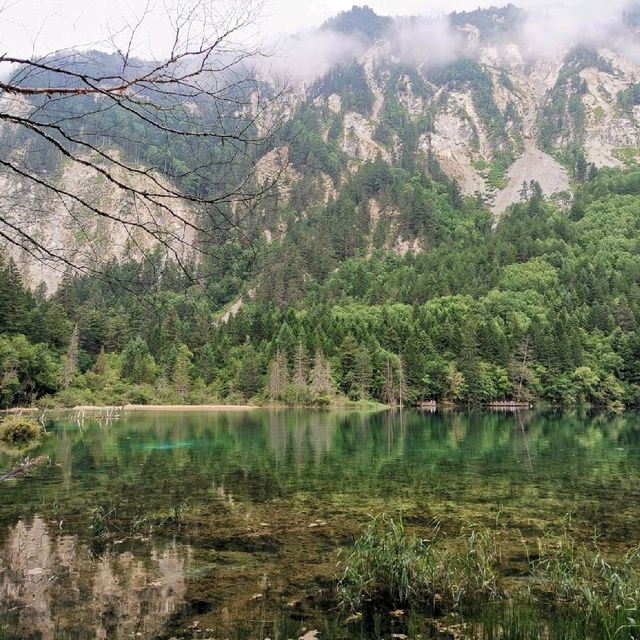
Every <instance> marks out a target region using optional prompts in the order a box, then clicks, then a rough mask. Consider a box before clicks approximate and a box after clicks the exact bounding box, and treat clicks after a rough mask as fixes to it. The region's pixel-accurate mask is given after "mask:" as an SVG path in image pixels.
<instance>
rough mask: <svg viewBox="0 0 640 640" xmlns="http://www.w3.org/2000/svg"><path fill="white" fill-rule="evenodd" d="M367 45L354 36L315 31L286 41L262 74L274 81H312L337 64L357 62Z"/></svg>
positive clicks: (276, 51)
mask: <svg viewBox="0 0 640 640" xmlns="http://www.w3.org/2000/svg"><path fill="white" fill-rule="evenodd" d="M367 47H368V43H367V42H366V41H365V40H364V38H361V37H359V36H356V35H350V34H343V33H338V32H336V31H332V30H330V29H316V30H313V31H306V32H304V33H299V34H296V35H295V36H290V37H288V38H287V39H286V40H285V41H284V42H282V43H280V45H279V46H276V47H274V50H275V53H274V55H273V56H271V57H270V58H268V59H267V60H266V62H265V65H264V66H265V69H264V70H265V72H266V73H267V74H268V75H269V76H271V77H273V78H275V79H276V80H279V81H282V80H289V81H291V82H302V81H309V82H310V81H313V80H314V79H316V78H318V77H320V76H322V75H324V74H325V73H327V71H329V70H330V69H331V68H332V67H334V66H336V65H337V64H340V63H345V62H349V61H352V60H355V59H357V58H359V57H360V56H361V55H362V54H363V53H364V52H365V51H366V50H367Z"/></svg>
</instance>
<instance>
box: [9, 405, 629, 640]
mask: <svg viewBox="0 0 640 640" xmlns="http://www.w3.org/2000/svg"><path fill="white" fill-rule="evenodd" d="M47 428H48V431H49V432H50V435H49V436H48V437H47V438H46V439H45V440H44V441H43V442H42V443H41V444H39V445H38V446H37V447H35V448H34V449H32V450H30V451H29V455H31V456H35V455H48V456H50V458H51V461H52V464H51V466H44V467H41V468H39V469H37V470H36V471H35V472H34V473H33V474H32V475H30V476H28V477H24V478H19V479H17V480H11V481H8V482H4V483H1V484H0V638H2V639H7V640H9V639H11V640H13V639H14V638H15V639H18V638H20V639H27V638H41V639H43V640H47V639H53V638H55V639H56V640H57V639H62V638H64V639H66V638H73V639H84V638H87V639H88V638H131V637H141V638H172V637H176V638H182V637H184V638H261V639H263V638H272V639H275V638H299V637H301V636H303V635H305V634H307V637H316V636H317V637H318V638H321V639H322V638H331V637H371V636H372V635H374V632H373V631H371V630H370V629H369V630H363V627H362V625H361V624H359V623H358V622H357V621H355V622H353V623H351V624H347V623H346V621H345V618H346V617H347V615H348V613H347V614H343V613H341V612H340V611H338V610H336V607H335V598H334V596H333V593H334V587H335V583H336V580H337V579H338V578H339V576H340V567H339V566H338V562H339V560H340V557H339V555H338V550H339V549H340V548H348V547H349V546H350V545H351V544H352V542H353V540H354V537H355V536H356V535H357V534H358V532H359V531H360V530H361V527H362V525H363V523H366V521H367V518H368V517H369V515H371V514H377V513H382V512H386V513H388V514H391V515H393V516H394V517H400V516H402V518H403V519H404V522H405V523H406V524H407V526H408V527H411V528H412V530H415V531H417V532H420V531H422V530H428V529H429V528H430V527H431V526H433V523H434V522H438V523H439V526H440V527H441V529H442V530H443V531H444V532H445V533H448V534H451V535H453V534H457V533H458V532H459V531H460V530H461V528H463V527H468V526H472V525H478V526H483V527H489V528H491V529H493V530H495V532H496V533H495V535H496V539H497V540H498V539H499V540H501V541H502V542H503V543H504V545H505V549H507V550H509V549H511V550H512V553H513V558H514V564H515V563H517V556H518V553H520V551H518V549H520V548H521V546H522V544H524V542H523V541H526V542H527V544H534V541H535V539H536V538H537V537H538V536H540V535H542V534H543V533H544V532H547V531H551V532H554V531H560V530H562V529H563V528H566V527H568V526H569V527H571V528H572V530H573V531H575V532H577V535H580V536H582V537H584V539H589V538H590V537H593V536H596V537H598V538H599V540H600V541H601V543H602V544H604V545H605V546H606V547H607V548H608V549H611V550H612V553H615V552H616V550H618V549H623V548H625V547H628V546H630V545H632V544H636V543H637V541H638V533H639V531H640V420H639V417H638V415H637V414H635V413H623V414H619V415H608V414H588V413H584V414H581V413H556V412H521V413H502V412H495V413H492V412H458V411H442V412H440V411H438V412H435V413H429V412H420V411H415V410H407V411H403V412H399V411H386V412H376V413H364V412H335V411H326V412H322V411H302V410H299V411H297V410H281V411H276V410H272V411H268V410H254V411H240V412H238V411H234V412H213V413H201V412H180V411H176V412H166V411H165V412H159V413H131V414H129V415H125V416H123V417H121V418H120V419H119V420H116V421H108V420H106V419H96V420H92V419H90V418H89V417H87V416H85V418H84V419H83V420H76V419H75V417H74V416H72V415H71V414H69V415H67V417H65V416H64V415H63V414H61V415H60V416H57V417H54V419H52V420H51V421H50V422H49V423H48V425H47ZM15 460H16V456H15V454H12V453H10V452H0V469H7V468H10V467H11V466H12V465H13V464H14V463H15ZM341 557H344V554H343V555H342V556H341ZM393 624H395V623H393ZM390 625H391V626H390ZM392 627H393V625H392V623H390V622H388V621H387V622H384V623H381V624H380V625H379V628H378V630H377V631H375V633H376V634H377V633H379V634H380V635H381V636H382V637H390V633H391V631H393V630H394V628H392ZM402 629H404V630H406V629H405V627H398V630H402ZM314 631H316V632H317V634H314V633H313V632H314ZM385 633H386V634H387V635H386V636H385Z"/></svg>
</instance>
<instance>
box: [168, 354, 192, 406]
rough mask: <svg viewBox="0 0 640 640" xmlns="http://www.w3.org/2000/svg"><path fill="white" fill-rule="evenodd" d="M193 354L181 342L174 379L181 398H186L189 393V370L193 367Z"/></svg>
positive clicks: (174, 368)
mask: <svg viewBox="0 0 640 640" xmlns="http://www.w3.org/2000/svg"><path fill="white" fill-rule="evenodd" d="M192 356H193V354H192V353H191V351H189V347H187V345H186V344H181V345H180V346H179V347H178V353H177V355H176V359H175V363H174V365H173V375H172V381H173V386H174V387H175V389H176V393H177V394H178V395H179V396H180V397H181V398H186V397H187V395H188V393H189V371H190V369H191V357H192Z"/></svg>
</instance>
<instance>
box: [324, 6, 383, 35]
mask: <svg viewBox="0 0 640 640" xmlns="http://www.w3.org/2000/svg"><path fill="white" fill-rule="evenodd" d="M392 22H393V20H392V18H389V17H388V16H379V15H378V14H377V13H376V12H375V11H374V10H373V9H372V8H371V7H369V6H368V5H363V6H358V5H353V7H351V9H349V10H348V11H341V12H340V13H339V14H338V15H336V16H334V17H333V18H329V20H327V21H326V22H325V23H324V24H323V25H322V27H321V28H322V29H331V30H332V31H339V32H341V33H348V34H361V35H363V36H366V37H367V38H369V39H371V40H377V39H378V38H381V37H383V36H384V34H385V33H386V31H387V29H388V28H389V26H390V25H391V24H392Z"/></svg>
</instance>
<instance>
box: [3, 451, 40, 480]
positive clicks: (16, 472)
mask: <svg viewBox="0 0 640 640" xmlns="http://www.w3.org/2000/svg"><path fill="white" fill-rule="evenodd" d="M43 464H51V458H49V456H38V457H37V458H29V457H26V458H23V459H22V460H20V462H18V464H17V465H16V466H15V467H13V469H11V471H7V473H5V474H4V475H2V476H0V482H4V481H5V480H11V479H12V478H17V477H19V476H24V475H27V474H28V473H29V472H31V471H33V470H34V469H37V468H38V467H40V466H41V465H43Z"/></svg>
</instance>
